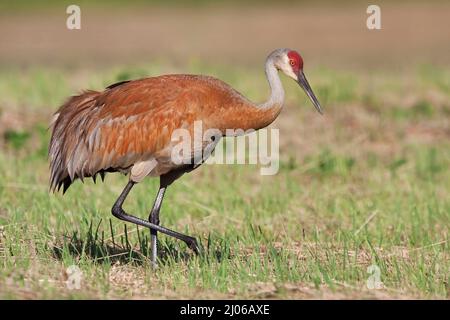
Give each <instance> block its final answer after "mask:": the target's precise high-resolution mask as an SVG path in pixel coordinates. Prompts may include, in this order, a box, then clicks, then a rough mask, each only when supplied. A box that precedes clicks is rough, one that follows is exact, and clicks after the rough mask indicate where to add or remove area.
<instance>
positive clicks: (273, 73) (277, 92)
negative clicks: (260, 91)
mask: <svg viewBox="0 0 450 320" xmlns="http://www.w3.org/2000/svg"><path fill="white" fill-rule="evenodd" d="M266 77H267V80H268V81H269V86H270V91H271V92H270V97H269V100H267V101H266V102H264V103H262V104H260V105H259V106H258V107H259V108H262V109H266V108H269V109H270V108H272V107H275V106H278V107H281V106H283V103H284V90H283V85H282V84H281V81H280V77H279V76H278V70H277V68H276V67H275V64H274V62H273V59H272V57H269V58H268V59H267V61H266Z"/></svg>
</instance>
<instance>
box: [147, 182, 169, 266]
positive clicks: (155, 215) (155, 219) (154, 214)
mask: <svg viewBox="0 0 450 320" xmlns="http://www.w3.org/2000/svg"><path fill="white" fill-rule="evenodd" d="M165 192H166V187H165V186H160V187H159V191H158V194H157V195H156V199H155V203H154V204H153V208H152V211H151V212H150V216H149V217H148V221H150V223H153V224H155V225H159V211H160V209H161V204H162V201H163V198H164V193H165ZM150 239H151V254H152V256H151V260H152V264H153V266H154V267H156V259H157V256H158V251H157V250H158V249H157V242H158V231H156V230H154V229H150Z"/></svg>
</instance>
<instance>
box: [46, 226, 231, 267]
mask: <svg viewBox="0 0 450 320" xmlns="http://www.w3.org/2000/svg"><path fill="white" fill-rule="evenodd" d="M99 225H100V223H99ZM128 233H129V232H128V230H127V227H126V225H125V227H124V233H123V234H121V235H119V236H114V234H113V236H112V237H110V238H108V239H105V237H104V232H99V228H98V227H97V229H96V230H95V231H93V229H92V224H91V225H90V227H89V231H88V232H87V234H85V235H84V236H80V234H79V232H78V231H73V232H72V235H71V236H69V235H68V234H66V235H64V236H63V239H62V240H61V241H59V242H58V243H57V244H54V245H53V246H52V247H51V250H52V254H53V257H54V258H55V259H58V260H63V259H64V257H67V256H71V257H73V258H75V259H76V260H78V259H80V258H88V259H91V260H92V261H93V262H94V263H107V264H111V265H113V264H115V263H120V264H134V265H140V266H144V265H149V264H150V254H151V249H150V248H151V246H150V237H149V236H148V235H142V232H139V230H138V231H137V234H138V243H136V244H133V245H132V244H131V243H130V241H129V237H128ZM158 240H159V241H158V259H159V264H162V265H166V264H169V263H181V262H188V261H189V260H191V259H192V258H194V256H195V253H193V252H192V251H191V250H190V249H189V248H188V247H187V246H186V245H185V244H184V243H182V242H180V241H177V240H174V239H171V238H168V237H166V236H165V235H161V234H160V235H159V238H158ZM199 245H200V247H201V250H200V258H201V259H204V261H205V262H207V263H209V262H213V261H214V262H221V261H222V260H223V259H228V258H230V257H231V254H230V249H229V246H228V244H227V242H226V241H224V240H223V239H218V240H217V241H214V243H213V241H212V240H211V237H208V239H207V241H206V243H205V244H204V243H202V242H201V241H200V242H199Z"/></svg>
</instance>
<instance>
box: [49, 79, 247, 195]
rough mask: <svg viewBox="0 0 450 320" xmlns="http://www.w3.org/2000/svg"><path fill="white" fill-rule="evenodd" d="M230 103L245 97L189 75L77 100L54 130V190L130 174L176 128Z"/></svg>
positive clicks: (93, 93)
mask: <svg viewBox="0 0 450 320" xmlns="http://www.w3.org/2000/svg"><path fill="white" fill-rule="evenodd" d="M230 99H231V100H232V99H235V100H236V103H238V102H240V101H238V100H239V99H243V98H242V96H240V95H239V94H238V93H237V92H235V91H234V90H233V89H231V87H229V86H228V85H226V84H225V83H223V82H221V81H220V80H217V79H214V78H210V77H203V76H185V75H172V76H161V77H155V78H147V79H141V80H135V81H127V82H123V83H119V84H116V85H111V86H110V87H108V88H107V89H106V90H105V91H103V92H96V91H86V92H83V93H82V94H80V95H78V96H74V97H72V98H70V99H69V100H68V101H67V102H66V103H65V104H64V105H62V106H61V108H60V109H59V110H58V111H57V112H56V114H55V117H54V121H53V123H52V126H51V127H52V138H51V142H50V148H49V156H50V162H51V163H50V166H51V177H50V188H51V189H52V190H53V191H55V190H56V189H59V188H60V187H61V185H64V191H65V190H67V188H68V187H69V186H70V184H71V183H72V182H73V181H74V180H75V179H77V178H81V179H82V178H84V177H94V176H95V175H96V174H97V173H100V174H101V176H102V178H103V176H104V173H105V172H111V171H122V172H128V171H130V170H131V167H132V166H133V165H134V164H136V163H140V162H145V161H149V160H150V159H152V158H154V156H155V155H157V154H158V153H160V152H162V150H164V149H165V148H166V147H167V146H168V145H169V144H170V143H171V135H172V132H173V131H174V130H175V129H177V128H181V127H186V128H191V127H193V123H194V121H195V120H208V119H210V118H211V115H212V114H214V112H215V110H217V108H220V107H223V106H224V105H225V102H230ZM218 117H220V114H219V115H218Z"/></svg>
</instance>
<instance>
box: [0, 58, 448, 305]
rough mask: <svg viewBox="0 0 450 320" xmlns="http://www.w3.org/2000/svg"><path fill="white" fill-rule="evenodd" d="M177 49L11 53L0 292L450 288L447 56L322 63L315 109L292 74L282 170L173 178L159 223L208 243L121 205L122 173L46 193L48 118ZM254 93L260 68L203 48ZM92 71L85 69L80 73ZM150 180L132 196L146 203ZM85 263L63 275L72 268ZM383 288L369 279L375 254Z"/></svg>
mask: <svg viewBox="0 0 450 320" xmlns="http://www.w3.org/2000/svg"><path fill="white" fill-rule="evenodd" d="M178 68H180V67H175V66H173V65H170V64H164V63H159V64H152V65H142V66H140V67H130V68H127V67H120V68H119V67H117V68H109V69H107V70H96V71H92V70H91V71H89V70H85V71H75V72H74V71H71V70H63V69H52V68H45V69H41V68H38V67H36V68H31V69H26V70H25V72H24V70H23V69H14V68H9V69H7V70H6V69H5V70H3V72H2V76H1V78H0V91H1V92H2V95H1V98H0V99H1V100H0V106H1V109H0V112H1V115H0V130H1V137H2V140H1V141H2V145H1V153H0V171H1V172H2V174H1V176H0V199H1V200H0V223H1V229H0V231H1V233H0V257H1V258H0V263H1V270H0V296H1V297H3V298H55V297H65V298H119V297H121V298H122V297H124V298H408V297H409V298H411V297H413V298H448V297H449V296H450V287H449V281H450V278H449V271H450V263H449V261H450V260H449V258H450V257H449V253H450V251H449V242H448V241H449V234H448V230H449V226H450V214H449V213H450V197H449V192H450V170H449V164H450V143H449V137H450V131H449V116H450V91H449V88H450V86H449V81H450V80H449V79H450V70H449V69H442V68H439V69H438V68H434V67H432V66H417V67H416V68H414V69H413V70H409V71H408V72H404V73H400V74H399V73H393V72H391V73H390V72H387V71H385V72H378V73H372V74H371V75H370V77H369V76H368V74H365V73H364V72H362V71H359V72H352V73H349V72H345V71H342V70H334V69H327V68H325V67H315V68H310V69H308V70H307V71H308V74H309V78H310V82H311V83H312V84H313V87H314V88H315V90H316V92H317V95H318V96H319V97H320V99H321V100H322V104H323V105H324V107H325V115H324V116H323V117H321V116H319V115H318V114H317V113H316V112H315V111H314V108H313V107H312V106H311V105H310V104H309V102H307V100H306V98H305V97H304V96H303V94H302V92H301V91H300V90H298V88H297V87H296V86H295V84H293V83H290V82H289V81H285V87H286V92H287V99H288V100H287V105H286V107H285V109H284V111H283V113H282V115H281V116H280V118H279V119H278V120H277V121H276V122H275V123H274V124H272V127H277V128H280V140H281V143H282V146H281V158H282V159H281V165H280V171H279V173H278V174H277V175H276V176H266V177H263V176H260V175H259V170H258V167H257V166H249V165H247V166H242V165H241V166H237V165H235V166H231V165H230V166H225V165H215V166H203V167H202V168H201V169H199V170H197V171H195V172H193V173H192V174H190V175H187V176H185V177H183V178H182V179H181V180H180V181H179V182H178V183H176V184H175V185H174V186H173V187H172V188H170V189H169V191H168V194H167V198H166V202H165V203H164V205H163V210H162V214H161V217H162V224H163V225H165V226H168V227H171V228H173V229H175V230H179V231H185V232H188V233H189V234H192V235H195V236H198V237H199V239H200V240H201V242H202V244H203V246H204V247H205V254H204V255H203V256H201V257H196V256H194V255H193V254H192V253H191V252H190V251H189V250H188V249H187V248H186V247H185V245H184V244H183V243H180V242H176V241H174V240H172V239H169V238H167V237H164V236H162V237H161V240H162V241H161V246H162V255H161V261H160V267H159V269H158V270H157V271H156V272H155V271H153V270H152V269H151V268H150V264H149V261H148V259H147V256H148V253H149V252H148V251H149V243H148V242H149V232H148V231H147V230H144V229H142V228H139V229H137V228H136V227H134V226H131V225H125V224H124V223H122V222H120V221H118V220H117V219H115V218H113V217H112V216H111V214H110V208H111V206H112V203H113V202H114V200H115V198H116V197H117V195H118V194H119V193H120V191H121V189H122V188H123V186H124V184H125V183H126V181H127V180H126V177H123V176H118V175H109V176H107V178H106V183H104V184H97V185H94V184H93V183H92V182H90V181H89V182H86V183H85V185H82V184H81V183H80V182H77V183H76V184H75V185H74V186H73V187H72V188H71V189H70V190H69V192H68V193H67V194H66V195H65V196H64V197H62V196H61V195H60V194H58V195H51V194H49V193H48V185H47V181H48V174H49V173H48V161H47V156H46V152H47V144H48V139H49V133H48V131H47V129H46V128H47V125H48V121H49V119H50V116H51V113H52V112H53V111H54V109H55V107H56V106H57V105H58V104H59V103H60V102H61V101H62V100H63V99H64V97H65V96H67V95H70V94H72V93H73V92H74V91H76V90H77V89H76V88H79V87H82V86H85V87H90V88H93V89H100V88H102V87H104V86H105V85H107V84H109V83H112V82H114V81H116V80H121V79H122V78H135V77H140V76H143V75H152V74H158V73H161V72H163V70H166V72H178V71H181V70H179V69H178ZM182 69H183V70H184V71H185V72H186V71H188V72H191V73H206V74H214V75H216V76H218V77H220V78H222V79H224V80H225V81H227V82H229V83H231V84H232V85H233V86H235V87H236V88H239V89H240V90H241V91H242V92H243V93H245V94H246V95H248V96H249V97H250V98H252V99H254V100H263V99H264V98H265V97H266V94H267V92H266V91H267V88H266V84H265V80H264V77H262V71H261V70H259V69H252V68H249V69H246V70H242V69H237V68H234V69H233V68H229V67H226V66H223V67H221V66H218V65H214V66H210V65H201V64H198V63H197V64H193V65H188V66H185V67H182ZM83 84H84V85H83ZM156 191H157V181H156V180H148V181H146V182H144V183H142V184H140V185H138V186H137V187H136V188H135V189H134V190H133V192H132V194H131V196H130V198H129V200H128V202H127V203H126V205H125V207H126V209H128V211H130V212H133V213H135V214H136V215H139V216H141V217H146V216H147V214H148V211H149V209H150V206H151V203H152V201H153V197H154V196H155V193H156ZM71 265H77V266H79V268H81V270H82V272H83V279H82V282H81V289H79V290H70V289H68V288H67V286H66V283H65V281H66V279H67V276H68V275H67V273H66V268H67V267H69V266H71ZM370 265H376V266H378V267H379V268H380V280H381V282H382V283H383V288H382V289H378V290H370V289H368V288H367V286H366V281H367V279H368V278H369V276H370V274H368V273H367V268H368V267H369V266H370Z"/></svg>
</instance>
